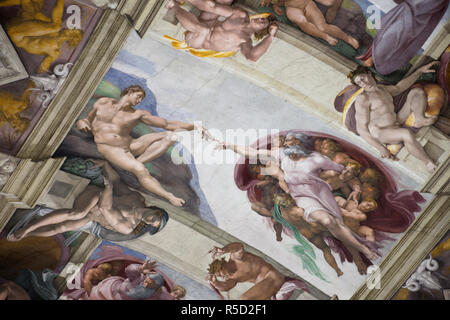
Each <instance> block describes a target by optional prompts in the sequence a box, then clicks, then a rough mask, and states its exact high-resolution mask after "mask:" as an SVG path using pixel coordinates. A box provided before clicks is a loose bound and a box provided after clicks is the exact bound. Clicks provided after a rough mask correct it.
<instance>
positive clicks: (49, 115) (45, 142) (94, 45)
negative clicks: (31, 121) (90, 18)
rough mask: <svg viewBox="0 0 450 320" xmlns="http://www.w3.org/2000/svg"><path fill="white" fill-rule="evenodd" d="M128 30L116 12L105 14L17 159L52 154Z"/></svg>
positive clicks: (46, 156)
mask: <svg viewBox="0 0 450 320" xmlns="http://www.w3.org/2000/svg"><path fill="white" fill-rule="evenodd" d="M131 30H132V27H131V26H130V25H129V24H128V21H127V19H126V18H125V17H124V16H122V15H121V14H120V13H118V12H117V11H113V10H107V11H105V12H104V14H103V16H102V18H101V19H100V21H99V22H98V24H97V26H96V29H95V31H94V32H93V34H92V36H91V37H90V39H89V41H88V43H87V44H86V46H85V48H84V50H83V52H82V53H81V55H80V57H79V58H78V60H77V62H76V63H75V65H74V66H73V67H72V69H71V71H70V74H69V76H68V77H67V79H66V81H65V82H64V84H63V85H62V87H61V88H60V90H59V92H58V93H57V94H56V96H55V97H54V99H53V100H52V101H51V103H50V104H49V106H48V107H47V109H46V111H45V113H44V114H43V115H42V117H41V118H40V119H39V121H38V123H37V124H36V127H35V128H34V129H33V132H32V133H31V134H30V135H29V137H28V138H27V140H26V141H25V143H24V144H23V145H22V147H21V149H20V150H19V151H18V153H17V156H18V157H20V158H31V159H34V160H40V159H46V158H49V157H51V156H52V155H53V153H54V152H55V150H56V149H57V148H58V146H59V145H60V143H61V142H62V140H63V139H64V137H65V136H66V134H67V133H68V131H69V130H70V128H71V126H72V125H73V123H74V122H75V120H76V119H77V117H78V115H79V114H80V113H81V111H82V110H83V108H84V107H85V106H86V104H87V102H88V101H89V99H90V97H91V96H92V94H93V93H94V91H95V89H96V88H97V86H98V84H99V83H100V81H101V80H102V79H103V76H104V75H105V73H106V72H107V71H108V70H109V68H110V66H111V64H112V62H113V61H114V59H115V57H116V55H117V53H118V52H119V50H120V48H121V47H122V45H123V43H124V42H125V40H126V39H127V36H128V34H129V33H130V31H131Z"/></svg>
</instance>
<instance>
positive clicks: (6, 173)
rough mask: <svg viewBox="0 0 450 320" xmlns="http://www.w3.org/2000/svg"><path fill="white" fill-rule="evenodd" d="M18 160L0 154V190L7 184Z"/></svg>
mask: <svg viewBox="0 0 450 320" xmlns="http://www.w3.org/2000/svg"><path fill="white" fill-rule="evenodd" d="M19 161H20V159H17V158H15V157H11V156H10V155H7V154H4V153H1V152H0V190H1V189H2V188H3V186H4V185H5V184H6V183H7V182H8V179H9V177H10V176H11V174H12V173H13V172H14V170H15V169H16V167H17V164H18V163H19Z"/></svg>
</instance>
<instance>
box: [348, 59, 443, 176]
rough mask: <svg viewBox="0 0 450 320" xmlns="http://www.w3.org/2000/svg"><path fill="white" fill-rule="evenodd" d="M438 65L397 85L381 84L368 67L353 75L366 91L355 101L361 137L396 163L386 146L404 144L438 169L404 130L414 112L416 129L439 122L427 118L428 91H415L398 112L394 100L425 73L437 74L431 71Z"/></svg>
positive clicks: (430, 65) (421, 69) (423, 68)
mask: <svg viewBox="0 0 450 320" xmlns="http://www.w3.org/2000/svg"><path fill="white" fill-rule="evenodd" d="M438 64H439V62H438V61H434V62H432V63H429V64H427V65H425V66H423V67H421V68H419V69H417V70H416V71H415V72H414V73H412V74H411V75H410V76H409V77H407V78H405V79H403V80H401V81H400V82H399V83H397V84H396V85H380V84H377V83H376V81H375V79H374V78H373V75H372V74H371V73H370V72H369V71H368V70H367V69H365V68H360V69H358V70H357V71H355V72H353V73H352V77H351V78H352V82H353V83H354V84H356V85H358V86H359V87H361V88H363V92H362V93H361V94H359V95H358V97H357V98H356V101H355V109H356V116H355V119H356V128H357V130H358V133H359V135H360V136H361V137H362V138H363V139H364V140H365V141H366V142H367V143H368V144H370V145H371V146H373V147H375V148H376V149H377V150H378V151H379V152H380V154H381V157H382V158H389V159H393V160H396V157H395V156H394V155H392V154H391V153H390V152H389V150H388V149H387V148H386V147H385V146H384V144H398V143H403V144H404V145H405V147H406V149H407V150H408V151H409V152H410V153H411V154H412V155H413V156H415V157H416V158H418V159H419V160H421V161H422V162H423V163H424V164H425V165H426V167H427V169H428V171H430V172H432V171H434V170H435V169H436V164H435V163H434V161H433V160H432V159H431V158H430V157H429V156H428V155H427V154H426V152H425V150H424V149H423V147H422V145H421V144H420V143H419V142H418V141H417V140H416V138H415V137H414V134H413V133H412V132H411V131H410V130H408V129H406V128H402V127H401V125H402V124H403V123H405V121H406V119H407V118H408V116H409V115H410V113H411V112H413V113H414V117H415V125H414V126H415V127H417V128H421V127H424V126H429V125H432V124H433V123H434V122H435V121H436V120H437V117H436V116H433V117H429V118H427V117H426V116H425V110H426V108H427V98H426V94H425V92H424V90H423V89H420V88H414V89H412V90H411V91H410V92H409V93H408V97H407V99H406V102H405V104H404V105H403V107H402V108H401V109H400V111H399V112H398V113H395V112H394V103H393V97H394V96H396V95H399V94H400V93H402V92H403V91H405V90H407V89H409V88H410V87H411V86H412V85H413V84H414V82H415V81H416V80H417V79H418V78H419V76H420V75H421V74H422V73H427V72H435V70H433V69H431V68H432V67H433V66H435V65H438Z"/></svg>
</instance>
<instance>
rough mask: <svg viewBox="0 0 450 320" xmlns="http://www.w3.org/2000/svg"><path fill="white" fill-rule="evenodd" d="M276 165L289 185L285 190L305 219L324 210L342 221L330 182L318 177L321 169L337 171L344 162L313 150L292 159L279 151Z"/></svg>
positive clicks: (341, 167)
mask: <svg viewBox="0 0 450 320" xmlns="http://www.w3.org/2000/svg"><path fill="white" fill-rule="evenodd" d="M279 162H280V167H281V169H282V170H283V171H284V174H285V176H284V179H285V181H286V183H287V184H288V186H289V193H290V194H291V196H292V198H294V200H295V203H296V204H297V206H298V207H300V208H303V209H304V210H305V213H304V217H305V220H306V221H308V222H313V221H312V220H311V219H310V215H311V213H313V212H315V211H319V210H321V211H325V212H327V213H329V214H331V215H333V216H334V217H336V218H338V219H339V220H340V221H342V213H341V209H340V208H339V206H338V204H337V203H336V200H335V199H334V196H333V192H332V189H331V187H330V185H329V184H328V183H327V182H325V181H324V180H322V179H321V178H320V177H319V174H320V172H321V171H322V170H334V171H338V172H341V171H342V170H343V169H344V166H343V165H341V164H338V163H336V162H334V161H332V160H331V159H329V158H327V157H325V156H323V155H321V154H320V153H317V152H313V153H311V154H310V155H309V156H308V157H306V158H304V159H303V160H299V161H294V160H291V159H290V158H289V157H288V156H286V155H285V154H284V153H283V152H280V153H279Z"/></svg>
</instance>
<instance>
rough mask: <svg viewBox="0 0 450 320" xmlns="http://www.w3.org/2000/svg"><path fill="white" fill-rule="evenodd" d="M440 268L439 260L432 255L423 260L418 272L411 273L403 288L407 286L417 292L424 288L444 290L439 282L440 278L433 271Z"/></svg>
mask: <svg viewBox="0 0 450 320" xmlns="http://www.w3.org/2000/svg"><path fill="white" fill-rule="evenodd" d="M438 269H439V262H437V261H436V260H435V259H433V258H432V257H431V255H430V256H429V257H428V258H427V259H425V260H424V261H422V263H421V264H420V265H419V267H418V268H417V270H416V272H414V273H413V274H412V275H411V277H410V278H409V279H408V280H407V281H406V283H405V285H404V286H403V287H402V288H406V289H408V290H409V291H412V292H417V291H419V290H420V289H422V288H427V289H431V290H442V289H443V288H442V286H441V284H440V283H439V279H438V278H437V276H436V275H434V274H433V272H434V271H436V270H438Z"/></svg>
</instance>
